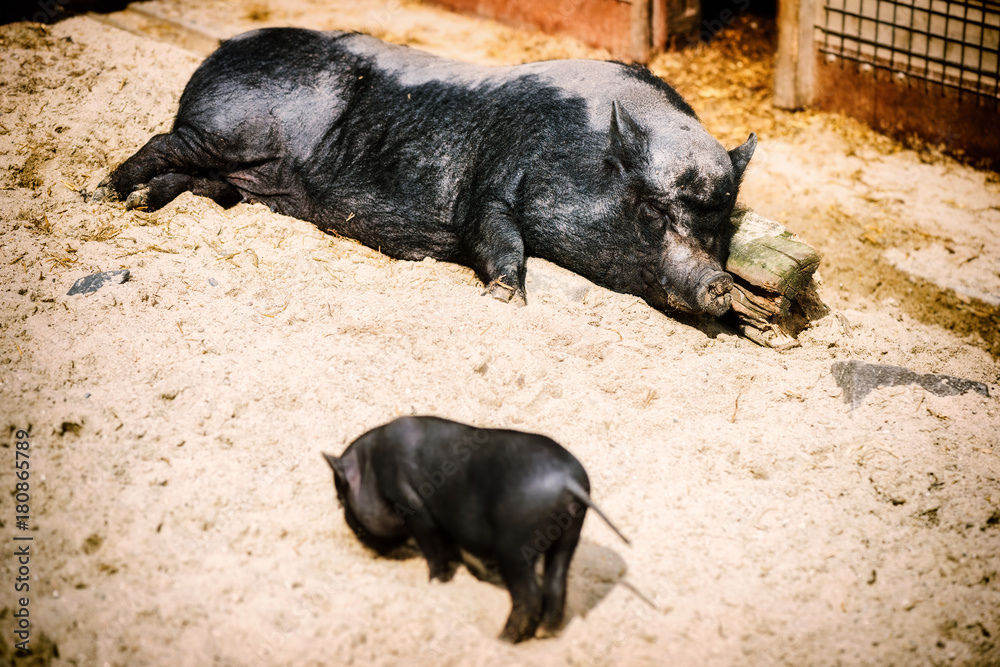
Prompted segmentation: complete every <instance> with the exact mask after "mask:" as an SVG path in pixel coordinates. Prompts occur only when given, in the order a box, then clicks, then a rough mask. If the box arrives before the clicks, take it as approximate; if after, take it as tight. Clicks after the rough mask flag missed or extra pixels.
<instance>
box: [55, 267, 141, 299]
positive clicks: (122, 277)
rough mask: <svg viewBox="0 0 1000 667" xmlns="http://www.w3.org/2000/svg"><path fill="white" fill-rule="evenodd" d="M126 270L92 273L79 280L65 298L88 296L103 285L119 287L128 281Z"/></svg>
mask: <svg viewBox="0 0 1000 667" xmlns="http://www.w3.org/2000/svg"><path fill="white" fill-rule="evenodd" d="M129 275H130V274H129V270H128V269H117V270H115V271H101V272H100V273H92V274H90V275H89V276H84V277H83V278H80V279H79V280H77V281H76V282H75V283H73V286H72V287H70V288H69V291H68V292H66V295H67V296H73V295H75V294H90V293H91V292H96V291H97V290H99V289H101V288H102V287H104V285H105V284H110V285H120V284H121V283H123V282H125V281H127V280H128V279H129Z"/></svg>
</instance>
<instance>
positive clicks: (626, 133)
mask: <svg viewBox="0 0 1000 667" xmlns="http://www.w3.org/2000/svg"><path fill="white" fill-rule="evenodd" d="M608 138H609V140H610V143H609V146H608V157H607V161H608V163H609V164H610V165H611V166H613V167H614V168H615V169H617V170H618V172H619V173H620V174H622V175H624V174H625V173H626V172H628V171H630V170H634V169H637V168H638V167H639V166H640V164H641V160H642V155H643V153H644V152H645V148H646V133H645V132H643V131H642V128H641V127H639V125H638V123H636V122H635V121H634V120H632V116H630V115H629V114H628V112H627V111H625V109H623V108H622V106H621V105H620V104H618V102H612V103H611V127H610V128H609V129H608Z"/></svg>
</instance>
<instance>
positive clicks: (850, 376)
mask: <svg viewBox="0 0 1000 667" xmlns="http://www.w3.org/2000/svg"><path fill="white" fill-rule="evenodd" d="M831 370H832V371H833V378H834V380H836V381H837V386H839V387H840V388H841V389H843V390H844V402H845V403H849V404H850V406H851V409H852V410H853V409H854V408H856V407H858V406H859V405H861V404H863V403H864V402H865V398H866V397H867V396H868V394H870V393H871V392H872V391H873V390H875V389H878V388H879V387H895V386H897V385H902V384H915V385H919V386H921V387H923V388H924V389H926V390H927V391H929V392H931V393H932V394H935V395H937V396H955V395H958V394H964V393H966V392H970V391H974V392H976V393H977V394H982V395H983V396H989V395H990V390H989V388H988V387H987V386H986V385H985V384H983V383H982V382H976V381H975V380H966V379H964V378H957V377H953V376H951V375H937V374H936V373H928V374H926V375H921V374H920V373H914V372H913V371H911V370H909V369H908V368H902V367H900V366H889V365H883V364H866V363H865V362H863V361H858V360H857V359H852V360H850V361H835V362H833V366H832V368H831Z"/></svg>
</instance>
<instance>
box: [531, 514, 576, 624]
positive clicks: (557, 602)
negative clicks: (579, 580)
mask: <svg viewBox="0 0 1000 667" xmlns="http://www.w3.org/2000/svg"><path fill="white" fill-rule="evenodd" d="M575 528H576V530H575V531H573V532H572V534H570V533H567V534H566V535H564V536H563V537H562V539H560V540H559V542H557V543H556V544H553V545H552V547H551V548H550V549H549V551H548V552H546V554H545V575H544V577H543V580H542V600H543V612H542V627H541V635H542V636H546V637H549V636H552V635H554V634H555V633H556V632H557V631H558V630H559V626H560V625H561V624H562V619H563V608H564V607H565V605H566V580H567V577H568V575H569V563H570V560H572V558H573V552H574V551H575V550H576V544H577V542H578V541H579V539H580V524H577V525H576V526H575Z"/></svg>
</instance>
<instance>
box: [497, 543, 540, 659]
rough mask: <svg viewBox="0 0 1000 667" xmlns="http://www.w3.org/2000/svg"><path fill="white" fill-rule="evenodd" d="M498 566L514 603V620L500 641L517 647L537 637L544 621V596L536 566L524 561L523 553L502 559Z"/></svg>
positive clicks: (512, 618) (510, 621) (508, 620)
mask: <svg viewBox="0 0 1000 667" xmlns="http://www.w3.org/2000/svg"><path fill="white" fill-rule="evenodd" d="M498 565H499V566H500V576H501V577H503V581H504V583H505V584H506V585H507V590H508V591H510V598H511V603H512V607H511V610H510V617H508V618H507V625H506V626H504V629H503V632H501V633H500V639H503V640H504V641H509V642H513V643H515V644H516V643H517V642H522V641H524V640H525V639H531V638H532V637H534V636H535V630H536V629H537V628H538V622H539V620H540V619H541V617H542V592H541V589H540V588H539V586H538V577H537V576H536V575H535V567H534V563H532V562H528V560H526V559H524V558H522V557H521V554H520V553H518V552H515V553H514V554H513V556H512V557H504V558H501V559H499V562H498Z"/></svg>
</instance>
